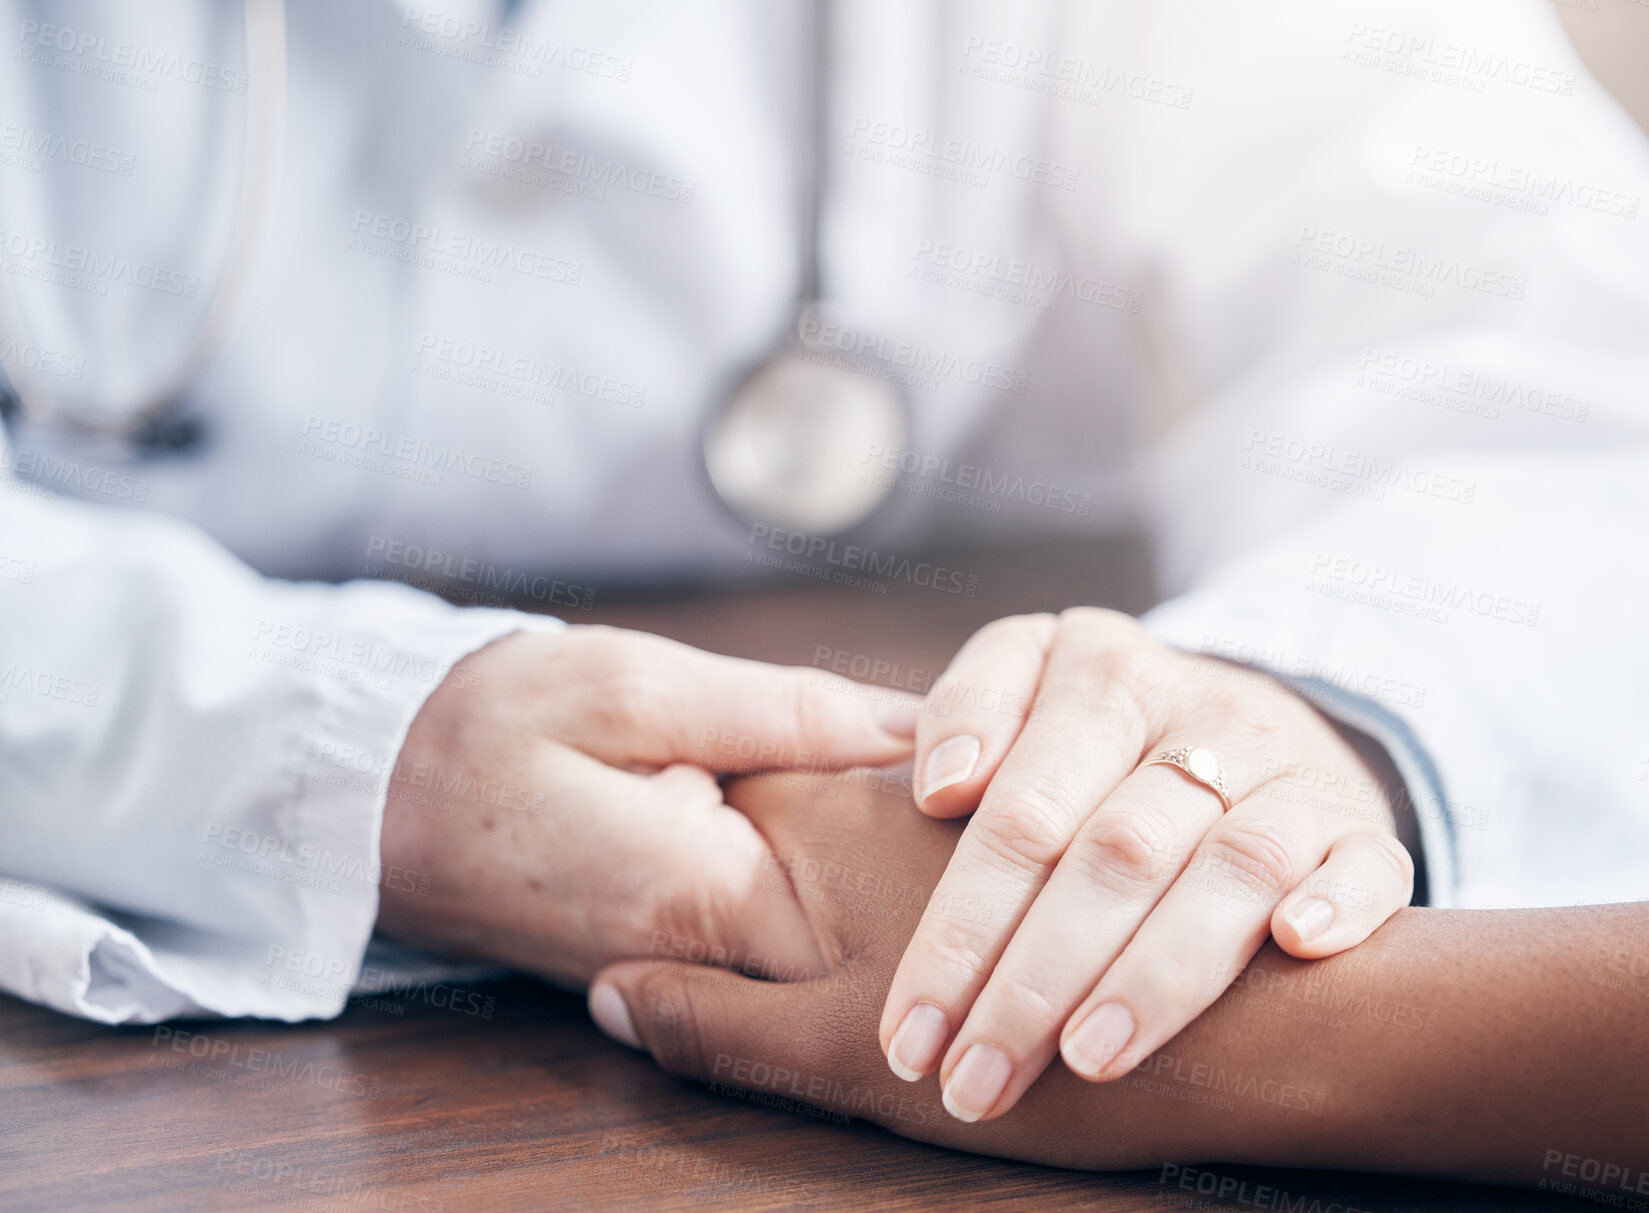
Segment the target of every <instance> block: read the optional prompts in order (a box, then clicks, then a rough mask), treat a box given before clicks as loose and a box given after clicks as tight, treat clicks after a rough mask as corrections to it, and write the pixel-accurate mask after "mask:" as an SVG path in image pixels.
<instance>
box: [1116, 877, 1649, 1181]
mask: <svg viewBox="0 0 1649 1213" xmlns="http://www.w3.org/2000/svg"><path fill="white" fill-rule="evenodd" d="M1645 956H1649V903H1639V904H1628V905H1613V906H1595V907H1578V908H1573V909H1560V910H1504V911H1441V910H1405V911H1402V912H1400V913H1399V914H1398V915H1397V916H1396V917H1395V918H1393V919H1392V920H1391V921H1390V922H1389V923H1388V924H1387V925H1386V926H1385V927H1384V928H1382V929H1381V930H1380V931H1379V932H1377V933H1376V934H1375V936H1374V937H1373V938H1372V939H1370V940H1369V941H1368V942H1367V943H1365V944H1364V945H1362V946H1361V947H1359V948H1356V949H1353V950H1352V951H1350V952H1348V953H1345V954H1343V955H1341V956H1336V957H1333V958H1330V959H1326V960H1320V961H1315V962H1303V961H1297V960H1294V959H1292V958H1290V957H1288V956H1286V955H1284V954H1283V953H1282V952H1280V951H1278V950H1277V949H1276V948H1275V947H1274V946H1271V945H1267V947H1266V948H1265V949H1264V950H1263V951H1262V952H1261V953H1260V955H1259V956H1258V957H1256V958H1255V960H1254V962H1253V963H1252V964H1251V965H1250V966H1249V968H1248V969H1247V970H1246V971H1245V973H1244V974H1243V975H1242V976H1241V977H1240V978H1239V979H1238V981H1237V982H1236V984H1234V985H1233V986H1232V987H1231V989H1230V990H1229V991H1228V992H1227V993H1226V995H1225V996H1224V997H1223V998H1222V999H1221V1000H1220V1002H1219V1003H1217V1004H1216V1005H1215V1006H1214V1007H1213V1008H1212V1009H1211V1010H1209V1011H1208V1012H1207V1013H1206V1014H1205V1015H1204V1016H1203V1017H1202V1018H1201V1019H1200V1020H1199V1021H1198V1022H1197V1023H1195V1024H1194V1025H1193V1026H1192V1027H1191V1028H1189V1029H1187V1030H1186V1031H1185V1032H1184V1033H1182V1034H1181V1035H1180V1036H1179V1037H1177V1038H1175V1040H1173V1041H1172V1042H1170V1044H1169V1045H1168V1046H1166V1047H1165V1048H1163V1049H1162V1050H1159V1051H1158V1053H1157V1054H1155V1055H1154V1056H1153V1057H1151V1058H1149V1059H1147V1060H1146V1061H1145V1062H1144V1063H1143V1064H1142V1065H1141V1066H1140V1068H1139V1069H1138V1070H1137V1071H1135V1073H1134V1074H1133V1075H1130V1076H1129V1077H1128V1078H1126V1079H1124V1080H1122V1082H1121V1083H1120V1084H1117V1085H1118V1086H1119V1087H1120V1088H1121V1089H1119V1090H1115V1091H1108V1090H1106V1089H1105V1088H1104V1087H1099V1088H1094V1089H1092V1093H1091V1096H1090V1098H1091V1099H1092V1100H1093V1101H1094V1104H1095V1105H1096V1110H1098V1111H1099V1112H1100V1123H1106V1125H1107V1127H1106V1130H1105V1136H1106V1138H1107V1139H1108V1140H1109V1141H1110V1142H1112V1143H1115V1141H1116V1137H1117V1134H1116V1132H1115V1128H1116V1126H1117V1121H1118V1119H1119V1118H1118V1113H1119V1112H1121V1111H1124V1109H1123V1108H1120V1107H1119V1106H1118V1104H1119V1103H1121V1104H1125V1105H1128V1107H1127V1109H1126V1110H1127V1111H1128V1112H1130V1113H1132V1114H1133V1115H1128V1116H1125V1117H1122V1118H1121V1119H1122V1120H1123V1121H1124V1123H1132V1124H1133V1125H1136V1126H1138V1127H1139V1128H1142V1129H1145V1130H1146V1134H1147V1138H1148V1139H1149V1138H1154V1140H1148V1139H1147V1140H1140V1141H1138V1142H1136V1143H1134V1144H1135V1145H1136V1146H1137V1147H1138V1148H1140V1149H1141V1150H1142V1154H1141V1158H1142V1159H1143V1158H1145V1156H1146V1155H1155V1156H1156V1158H1157V1159H1160V1158H1161V1157H1163V1151H1162V1147H1163V1146H1164V1144H1166V1143H1172V1145H1171V1146H1170V1152H1171V1151H1172V1150H1173V1149H1175V1148H1177V1149H1178V1150H1179V1151H1180V1152H1181V1156H1182V1157H1184V1158H1185V1159H1186V1160H1187V1161H1191V1160H1194V1159H1198V1158H1212V1157H1220V1158H1224V1159H1229V1160H1234V1161H1245V1162H1255V1163H1269V1164H1278V1165H1283V1164H1286V1165H1292V1166H1321V1167H1332V1168H1348V1169H1359V1170H1371V1171H1397V1172H1404V1173H1409V1174H1428V1175H1439V1176H1449V1177H1455V1178H1463V1179H1478V1180H1486V1179H1492V1180H1497V1181H1501V1182H1510V1183H1537V1182H1539V1180H1540V1179H1541V1178H1543V1177H1544V1178H1547V1179H1551V1180H1568V1181H1576V1182H1579V1181H1581V1180H1582V1179H1583V1178H1590V1180H1591V1186H1605V1185H1607V1184H1612V1185H1613V1187H1610V1188H1608V1189H1607V1190H1612V1191H1619V1190H1620V1185H1621V1184H1622V1183H1624V1184H1626V1185H1627V1188H1626V1190H1627V1191H1629V1192H1631V1193H1632V1194H1633V1195H1640V1194H1641V1195H1649V1179H1646V1178H1645V1172H1646V1171H1649V1135H1646V1134H1645V1133H1644V1130H1643V1126H1644V1125H1645V1124H1649V1001H1645V1000H1646V999H1649V973H1645V971H1644V970H1645V967H1646V966H1649V960H1645V959H1643V958H1644V957H1645ZM1634 957H1636V958H1638V963H1637V966H1636V969H1635V972H1636V974H1637V975H1636V976H1634V975H1633V973H1634V967H1633V964H1632V958H1634ZM1153 1104H1155V1105H1159V1106H1156V1107H1153V1106H1152V1105H1153ZM1163 1105H1174V1106H1176V1107H1177V1108H1179V1109H1182V1110H1183V1111H1181V1112H1179V1113H1176V1114H1174V1115H1171V1116H1170V1115H1165V1114H1164V1107H1163ZM1107 1122H1108V1123H1107ZM1129 1136H1130V1137H1132V1136H1134V1134H1132V1133H1130V1134H1129ZM1165 1138H1166V1142H1165ZM1587 1159H1590V1160H1596V1162H1595V1164H1593V1163H1586V1162H1584V1160H1587ZM1106 1165H1113V1166H1114V1165H1118V1163H1117V1162H1116V1161H1111V1162H1109V1163H1107V1164H1106ZM1582 1166H1584V1167H1585V1171H1584V1174H1583V1173H1582V1171H1581V1168H1582ZM1605 1177H1608V1178H1607V1179H1606V1178H1605ZM1640 1185H1641V1186H1642V1187H1643V1188H1644V1191H1643V1192H1641V1193H1640V1192H1638V1190H1637V1188H1638V1186H1640Z"/></svg>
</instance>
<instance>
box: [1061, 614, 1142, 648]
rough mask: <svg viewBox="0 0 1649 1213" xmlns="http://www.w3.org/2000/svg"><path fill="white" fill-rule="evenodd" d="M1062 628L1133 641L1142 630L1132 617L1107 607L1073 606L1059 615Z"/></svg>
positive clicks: (1139, 635) (1140, 634)
mask: <svg viewBox="0 0 1649 1213" xmlns="http://www.w3.org/2000/svg"><path fill="white" fill-rule="evenodd" d="M1059 622H1060V626H1062V627H1071V628H1081V629H1083V630H1084V631H1088V632H1093V633H1098V634H1103V635H1108V636H1113V637H1116V638H1117V639H1119V640H1133V639H1137V638H1139V637H1141V636H1143V635H1144V634H1145V633H1144V629H1142V628H1141V627H1140V626H1139V621H1138V620H1136V619H1135V618H1134V617H1133V616H1132V615H1125V614H1123V613H1122V612H1121V611H1113V610H1111V609H1110V608H1109V607H1096V606H1074V607H1066V608H1065V609H1064V610H1063V611H1061V612H1060V613H1059Z"/></svg>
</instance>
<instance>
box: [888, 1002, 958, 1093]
mask: <svg viewBox="0 0 1649 1213" xmlns="http://www.w3.org/2000/svg"><path fill="white" fill-rule="evenodd" d="M948 1035H950V1020H948V1019H946V1018H945V1013H944V1012H943V1011H941V1010H940V1009H939V1008H938V1007H936V1006H934V1005H933V1004H932V1003H931V1002H919V1003H917V1004H916V1005H915V1006H914V1007H912V1008H911V1009H910V1010H909V1011H908V1012H906V1014H905V1018H904V1022H903V1023H901V1024H900V1025H899V1030H898V1031H897V1032H895V1033H894V1034H893V1040H892V1042H891V1043H890V1044H889V1045H888V1047H887V1065H888V1069H890V1070H892V1071H893V1072H894V1073H895V1074H897V1075H898V1076H899V1077H900V1078H902V1079H904V1080H905V1081H906V1082H915V1081H916V1080H917V1079H919V1078H921V1077H922V1075H924V1074H926V1073H927V1072H928V1071H929V1070H931V1069H933V1063H934V1062H936V1061H938V1060H939V1050H940V1049H942V1048H944V1046H945V1037H946V1036H948Z"/></svg>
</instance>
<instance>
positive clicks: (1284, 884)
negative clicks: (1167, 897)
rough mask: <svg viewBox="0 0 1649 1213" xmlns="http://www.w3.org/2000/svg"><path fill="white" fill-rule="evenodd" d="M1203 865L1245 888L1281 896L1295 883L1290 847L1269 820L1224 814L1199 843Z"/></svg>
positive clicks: (1266, 894) (1262, 893)
mask: <svg viewBox="0 0 1649 1213" xmlns="http://www.w3.org/2000/svg"><path fill="white" fill-rule="evenodd" d="M1202 855H1203V866H1204V867H1206V868H1208V869H1209V870H1211V871H1213V872H1215V873H1218V874H1219V875H1221V876H1223V877H1227V878H1229V879H1232V880H1235V881H1236V882H1237V883H1238V885H1239V886H1240V887H1242V888H1244V889H1246V890H1247V891H1249V892H1251V893H1254V894H1257V895H1259V896H1261V897H1264V898H1273V899H1281V897H1282V895H1283V894H1284V893H1286V892H1287V891H1288V890H1289V889H1291V888H1293V886H1294V885H1295V884H1296V883H1298V879H1299V878H1298V876H1297V874H1296V871H1297V868H1298V863H1297V862H1296V860H1295V858H1294V848H1293V847H1292V846H1291V845H1290V843H1289V841H1288V839H1287V837H1286V836H1285V834H1284V832H1283V830H1281V829H1280V828H1279V827H1278V826H1276V825H1275V824H1273V823H1271V822H1269V821H1261V820H1258V819H1237V820H1232V819H1230V818H1227V820H1226V823H1225V824H1223V825H1222V826H1221V827H1219V828H1216V829H1215V830H1214V832H1213V833H1211V834H1209V836H1208V838H1207V840H1206V841H1205V842H1204V843H1203V846H1202Z"/></svg>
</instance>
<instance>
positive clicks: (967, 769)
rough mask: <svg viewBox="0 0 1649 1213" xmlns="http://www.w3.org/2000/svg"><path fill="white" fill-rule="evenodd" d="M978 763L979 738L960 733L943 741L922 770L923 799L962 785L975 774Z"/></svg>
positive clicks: (935, 748) (929, 756)
mask: <svg viewBox="0 0 1649 1213" xmlns="http://www.w3.org/2000/svg"><path fill="white" fill-rule="evenodd" d="M978 762H979V738H977V737H974V736H972V735H971V734H968V733H960V734H958V735H957V736H955V737H951V738H947V739H946V740H944V741H941V742H940V743H939V744H938V745H936V746H934V747H933V752H932V753H931V754H929V755H928V762H927V766H925V767H923V768H922V799H923V800H926V799H927V798H928V797H929V796H932V795H933V794H934V793H935V792H937V791H939V790H940V789H941V788H948V787H950V786H951V784H953V783H961V782H962V781H963V780H964V779H966V778H967V777H968V776H969V775H972V774H973V768H974V766H975V765H976V764H977V763H978Z"/></svg>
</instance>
